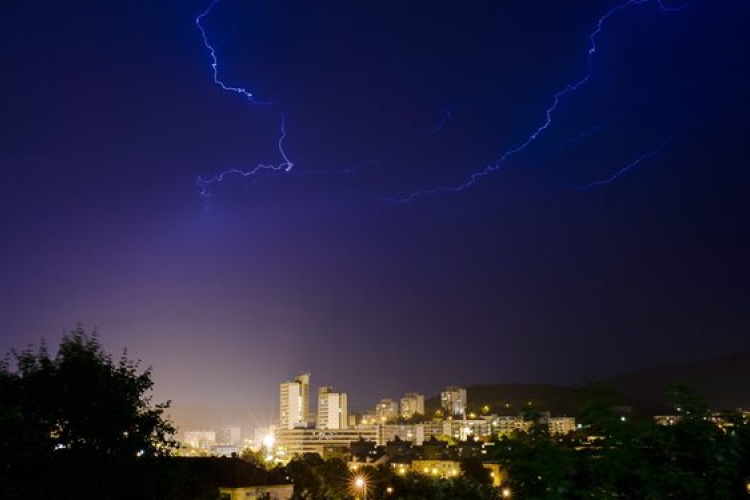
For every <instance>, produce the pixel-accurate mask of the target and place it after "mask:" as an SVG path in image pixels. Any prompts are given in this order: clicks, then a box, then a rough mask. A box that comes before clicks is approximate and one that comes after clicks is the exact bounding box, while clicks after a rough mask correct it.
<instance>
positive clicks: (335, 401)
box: [316, 387, 349, 429]
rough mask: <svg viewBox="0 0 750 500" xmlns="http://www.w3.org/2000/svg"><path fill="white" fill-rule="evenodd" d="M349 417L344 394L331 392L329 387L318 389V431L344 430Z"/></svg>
mask: <svg viewBox="0 0 750 500" xmlns="http://www.w3.org/2000/svg"><path fill="white" fill-rule="evenodd" d="M348 423H349V417H348V413H347V398H346V393H344V392H333V388H331V387H321V388H320V389H318V415H317V422H316V427H317V428H318V429H346V428H347V427H348Z"/></svg>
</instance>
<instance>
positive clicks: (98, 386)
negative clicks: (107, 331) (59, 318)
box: [0, 326, 176, 498]
mask: <svg viewBox="0 0 750 500" xmlns="http://www.w3.org/2000/svg"><path fill="white" fill-rule="evenodd" d="M152 387H153V381H152V379H151V370H150V369H145V370H140V367H139V363H138V361H133V360H131V359H129V358H128V357H127V353H123V355H122V356H121V357H120V359H119V360H117V361H114V360H113V359H112V357H111V356H110V355H108V354H106V353H105V352H104V350H103V348H102V345H101V343H100V342H99V339H98V337H97V335H96V333H93V334H91V335H89V334H87V333H86V332H85V331H84V330H83V328H82V327H80V326H79V327H77V328H76V329H75V330H73V331H72V332H69V333H67V334H66V335H65V336H64V337H63V339H62V340H61V342H60V346H59V349H58V352H57V354H56V356H55V357H51V356H50V354H49V352H48V350H47V347H46V345H45V344H44V343H43V342H42V343H41V344H40V346H39V347H38V348H36V349H34V348H32V347H29V348H28V349H26V350H24V351H21V352H18V351H11V353H10V354H9V355H8V356H7V357H6V359H5V360H3V362H2V363H0V483H1V485H0V497H2V498H14V497H26V498H29V497H35V496H39V495H41V494H42V493H47V492H49V493H51V494H53V495H54V496H55V497H57V498H60V497H62V498H66V497H68V498H74V497H78V498H84V496H82V495H84V493H81V491H85V488H87V487H91V486H92V485H95V484H97V481H101V482H103V481H107V482H109V483H110V484H109V486H112V487H116V486H117V484H118V481H119V482H126V481H128V480H129V479H132V478H134V477H136V476H138V477H140V476H141V475H142V473H143V472H145V471H146V468H145V462H146V461H147V460H148V459H155V458H157V457H161V456H165V455H168V454H169V453H170V451H171V450H172V449H173V448H174V447H175V446H176V443H175V441H173V440H172V438H171V436H172V435H173V434H174V432H175V428H174V427H173V425H172V424H171V423H170V422H169V421H168V420H167V419H166V418H165V417H164V411H165V409H166V408H168V406H169V403H168V402H167V403H162V404H153V403H152V401H151V397H150V395H149V392H150V391H151V389H152ZM150 470H151V471H153V470H155V469H154V468H153V467H152V468H151V469H150ZM42 471H43V472H42ZM152 479H153V478H152ZM134 484H135V483H134ZM130 489H131V490H132V488H130ZM32 493H34V494H32ZM40 497H41V496H40Z"/></svg>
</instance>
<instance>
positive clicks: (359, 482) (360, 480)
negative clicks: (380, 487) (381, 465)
mask: <svg viewBox="0 0 750 500" xmlns="http://www.w3.org/2000/svg"><path fill="white" fill-rule="evenodd" d="M354 488H355V490H356V491H357V492H360V491H361V492H362V499H363V500H367V481H365V478H364V476H357V477H355V478H354Z"/></svg>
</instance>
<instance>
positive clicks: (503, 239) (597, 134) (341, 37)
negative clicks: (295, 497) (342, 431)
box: [0, 0, 750, 411]
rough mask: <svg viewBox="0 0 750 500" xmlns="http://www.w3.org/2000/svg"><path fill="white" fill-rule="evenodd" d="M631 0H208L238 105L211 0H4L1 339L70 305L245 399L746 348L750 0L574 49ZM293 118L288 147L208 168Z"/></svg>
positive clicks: (8, 340)
mask: <svg viewBox="0 0 750 500" xmlns="http://www.w3.org/2000/svg"><path fill="white" fill-rule="evenodd" d="M624 5H625V4H624V3H623V2H616V1H604V0H597V1H593V0H590V1H589V0H580V1H578V0H577V1H575V2H560V1H553V0H547V1H541V0H540V1H515V2H510V1H504V0H503V1H499V0H496V1H490V0H486V1H471V2H447V1H429V2H427V1H421V2H417V1H414V2H406V1H403V0H399V1H395V0H394V1H391V0H387V1H380V2H359V1H357V2H353V1H351V0H349V1H338V0H337V1H316V2H303V1H279V0H262V1H256V0H221V1H220V2H218V3H216V4H215V5H214V6H213V9H212V10H211V11H210V12H209V13H208V14H207V15H206V16H205V17H204V18H203V26H204V28H205V30H206V33H207V36H208V39H209V41H210V43H211V44H213V46H214V47H215V49H216V55H217V57H218V62H219V64H218V72H219V76H220V78H221V79H222V81H224V83H226V84H227V85H230V86H234V87H242V88H245V89H248V90H249V91H251V92H252V93H253V94H254V97H255V99H256V100H257V101H259V102H262V103H270V104H253V103H251V102H249V100H248V99H246V98H245V97H244V96H242V95H240V94H239V93H237V92H231V91H224V90H222V89H221V88H220V86H219V85H217V84H216V83H215V82H214V79H213V73H212V69H211V58H210V54H209V52H208V51H207V49H206V47H204V45H203V40H202V38H201V33H200V31H199V29H198V26H196V24H195V18H196V16H197V15H198V14H200V13H201V12H203V11H205V10H206V8H207V7H208V6H209V2H198V1H193V0H189V1H183V0H180V1H177V0H162V1H156V2H155V1H151V0H149V1H145V0H132V1H108V2H101V1H92V0H82V1H79V2H52V1H35V0H23V1H21V0H16V1H13V2H5V3H4V6H3V15H2V18H3V22H2V28H0V46H1V47H2V49H1V50H0V57H1V58H2V59H1V61H0V63H1V67H2V73H0V113H2V118H3V120H2V123H3V125H2V134H0V165H1V166H2V174H3V176H2V183H3V190H2V192H3V195H2V196H0V208H1V209H0V217H1V220H2V222H1V223H0V229H1V230H2V244H1V245H0V252H1V255H2V259H0V277H1V278H2V283H3V284H2V288H0V331H2V332H3V334H2V336H1V337H0V351H2V352H7V351H8V350H9V349H11V348H14V347H15V348H20V347H24V346H25V345H27V344H28V343H30V342H31V343H38V342H39V340H40V339H41V338H46V339H47V341H48V342H49V343H50V344H52V345H55V344H56V342H57V341H58V339H59V338H60V336H61V334H62V332H63V330H65V329H71V328H73V327H75V325H76V323H77V322H79V321H80V322H82V323H83V324H84V325H85V326H86V327H87V328H93V327H98V328H99V330H100V333H101V338H102V340H103V342H104V344H105V346H106V347H107V349H108V350H111V351H112V352H114V353H119V352H120V351H121V350H122V348H124V347H127V348H128V350H129V352H130V355H131V356H132V357H136V358H141V359H142V360H143V362H144V364H145V365H153V367H154V370H155V380H156V384H157V386H156V390H157V396H158V397H159V398H161V399H166V398H170V399H173V400H174V401H175V403H180V404H210V405H243V406H245V407H247V408H250V409H252V410H253V411H256V410H258V409H269V408H271V409H272V408H273V406H274V404H275V402H276V400H277V394H276V393H277V390H278V383H279V382H281V381H283V380H285V379H289V378H291V377H293V376H295V375H296V374H298V373H300V372H301V371H306V370H310V371H311V372H312V380H311V382H312V385H313V387H317V386H318V385H324V384H326V385H327V384H331V385H334V386H335V387H336V388H338V389H342V390H344V391H347V392H348V393H349V398H350V402H351V403H350V404H352V405H354V406H355V407H366V406H370V405H373V404H374V403H375V402H376V401H377V399H379V398H381V397H400V396H401V395H402V394H403V393H404V392H406V391H412V390H417V391H423V392H426V393H427V394H428V395H429V394H434V393H436V392H437V391H438V390H439V389H440V387H442V386H445V385H449V384H454V383H458V384H470V383H492V382H498V383H499V382H520V381H523V382H549V383H577V382H581V381H584V380H588V379H591V378H594V377H600V376H607V375H613V374H617V373H620V372H623V371H626V370H630V369H634V368H639V367H645V366H648V365H653V364H657V363H663V362H678V361H685V360H693V359H699V358H703V357H707V356H711V355H718V354H723V353H728V352H732V351H736V350H740V349H746V348H748V347H750V338H749V336H748V333H750V291H748V283H749V282H750V264H748V256H749V255H750V224H749V223H748V217H749V216H750V196H748V192H749V189H748V188H750V170H749V169H748V167H749V166H750V162H748V148H747V145H748V130H749V129H748V125H747V118H748V114H749V113H750V53H749V52H750V30H748V29H747V23H748V20H750V2H747V1H746V0H693V2H692V3H689V4H688V5H687V6H685V7H684V8H682V9H674V10H672V9H668V8H667V7H670V8H671V7H679V6H680V2H676V1H672V0H664V2H663V4H661V5H660V4H659V3H658V2H657V1H656V0H642V1H640V2H630V4H629V5H627V6H625V7H624V8H622V9H620V10H617V11H616V12H614V13H613V15H612V16H610V17H608V18H606V19H605V20H604V22H603V24H602V29H601V31H600V32H599V34H598V35H597V36H596V37H595V39H594V41H595V44H596V51H595V52H594V53H593V54H592V55H591V58H590V59H589V57H588V53H589V50H590V48H591V47H592V45H591V43H592V41H591V39H590V38H589V35H590V34H592V33H593V32H594V31H595V30H596V28H597V23H598V22H599V20H600V19H601V18H602V16H603V15H604V14H605V13H606V12H608V11H609V10H610V9H613V8H616V7H618V6H624ZM589 60H590V62H591V66H590V67H589V66H588V65H587V64H588V61H589ZM589 70H590V71H591V74H590V78H589V79H587V80H586V81H585V82H583V83H582V84H581V85H580V86H578V87H577V88H576V90H574V91H570V92H567V93H566V94H565V95H564V96H563V97H562V99H561V100H560V102H559V103H558V106H557V108H556V109H555V110H554V112H553V113H552V114H551V117H552V120H551V122H550V123H549V126H548V127H546V128H545V130H542V131H541V132H540V133H539V135H538V136H537V138H536V140H533V141H531V142H530V143H529V144H528V146H527V147H523V148H522V149H521V150H519V151H518V152H516V153H514V154H510V155H508V156H507V158H506V159H505V160H503V161H500V162H498V163H495V162H497V160H498V159H499V158H501V157H502V156H503V154H504V153H507V152H509V151H512V150H515V149H516V148H518V147H519V146H522V145H524V144H525V142H526V141H527V140H528V139H529V138H530V136H531V135H532V134H533V133H534V132H535V131H536V130H538V128H539V127H540V126H542V125H543V124H544V123H545V120H546V117H545V112H546V110H547V108H548V107H550V106H551V105H552V104H553V99H554V96H555V93H556V92H558V91H562V90H564V89H565V88H566V86H567V85H571V84H575V83H576V82H581V81H582V79H583V78H585V77H586V75H587V74H588V71H589ZM282 119H283V120H284V125H285V130H286V136H285V137H284V141H283V142H282V146H283V152H284V153H285V154H287V155H288V158H289V160H290V161H291V162H293V164H294V165H293V168H292V169H291V170H290V171H289V172H285V171H283V168H281V169H275V168H266V169H260V170H258V171H257V172H256V174H254V175H250V176H246V177H245V176H240V175H236V174H228V175H226V176H224V177H223V181H221V182H211V179H213V178H214V176H217V175H220V174H221V173H222V172H223V171H226V170H229V169H242V170H245V171H249V170H252V169H254V168H255V167H256V166H257V165H259V164H263V165H268V166H272V167H279V166H281V167H283V165H281V164H282V162H283V161H284V159H283V158H282V156H281V152H280V151H279V149H278V141H279V139H280V136H281V135H280V134H281V130H280V126H281V123H282ZM639 158H642V161H640V162H637V160H638V159H639ZM488 165H492V166H493V167H492V171H491V172H490V173H488V175H484V176H480V177H476V182H475V183H473V184H472V185H470V186H467V187H466V188H465V189H462V190H459V189H453V188H456V187H458V186H461V185H463V184H464V183H467V181H471V180H472V177H471V175H472V173H476V172H482V171H483V170H484V169H485V168H486V167H487V166H488ZM628 166H632V168H629V169H628V168H627V167H628ZM495 167H497V168H495ZM199 176H201V178H203V179H204V180H206V181H207V183H206V184H203V191H204V192H203V193H201V186H199V185H198V184H197V183H196V179H198V177H199ZM608 181H611V182H608ZM425 191H427V192H425ZM412 194H416V196H414V197H410V196H411V195H412ZM406 200H409V201H406Z"/></svg>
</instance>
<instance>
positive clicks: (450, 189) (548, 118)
mask: <svg viewBox="0 0 750 500" xmlns="http://www.w3.org/2000/svg"><path fill="white" fill-rule="evenodd" d="M652 1H654V0H627V1H626V2H623V3H621V4H619V5H617V6H615V7H613V8H611V9H610V10H608V11H607V12H605V13H604V14H603V15H602V16H601V17H599V19H598V21H597V23H596V28H595V29H594V31H592V32H591V34H589V42H590V43H589V49H588V52H587V55H586V72H585V73H584V75H583V76H582V77H581V78H579V79H578V80H576V81H574V82H572V83H569V84H567V85H566V86H565V87H563V88H562V89H560V90H558V91H557V92H555V94H554V96H553V97H552V103H551V104H550V105H549V106H548V107H547V109H546V110H545V113H544V119H543V121H542V122H541V124H540V125H539V126H537V128H536V129H534V131H533V132H532V133H531V134H530V135H529V136H528V137H527V138H526V139H525V140H524V141H523V142H522V143H521V144H519V145H518V146H516V147H514V148H512V149H509V150H507V151H505V152H504V153H502V154H501V155H500V157H499V158H497V159H496V160H495V161H493V162H492V163H490V164H489V165H487V166H485V167H484V168H483V169H481V170H477V171H475V172H472V173H471V174H470V175H469V178H468V179H467V180H466V181H465V182H463V183H461V184H458V185H454V186H441V187H435V188H430V189H423V190H420V191H415V192H413V193H411V194H408V195H406V196H403V197H395V198H394V197H381V199H383V200H385V201H390V202H394V203H406V202H409V201H413V200H414V199H416V198H419V197H422V196H428V195H432V194H439V193H458V192H461V191H463V190H464V189H466V188H469V187H471V186H473V185H474V184H476V183H477V182H478V181H479V180H480V179H482V178H483V177H486V176H488V175H489V174H491V173H493V172H495V171H497V170H499V169H500V168H501V167H502V166H503V165H504V164H505V162H506V161H507V160H509V159H510V158H511V157H513V156H515V155H517V154H518V153H521V152H522V151H524V150H526V149H527V148H528V147H529V146H530V145H531V144H532V143H533V142H534V141H536V140H537V138H539V136H540V135H541V134H542V133H543V132H545V131H546V130H547V129H548V128H549V127H550V126H551V125H552V121H553V117H554V114H555V112H556V111H557V110H558V108H559V106H560V103H561V102H562V101H563V99H564V98H565V97H567V96H568V95H569V94H572V93H574V92H576V91H577V90H579V89H580V88H581V87H583V86H585V85H586V84H587V83H588V82H589V80H591V78H592V76H593V74H594V55H595V54H596V51H597V43H596V39H597V38H598V36H599V35H600V34H601V33H602V31H603V30H604V26H605V24H606V23H607V21H609V19H610V18H612V17H613V16H615V15H616V14H617V13H619V12H620V11H623V10H625V9H627V8H629V7H632V6H636V5H643V4H647V3H650V2H652ZM655 3H656V4H657V5H658V7H659V9H661V10H662V11H664V12H676V11H680V10H683V9H684V8H685V7H687V5H688V3H689V2H688V3H683V4H681V5H679V6H677V7H669V6H667V5H666V4H665V3H664V1H663V0H655ZM659 149H660V148H659ZM651 156H653V154H650V155H649V154H647V155H644V156H643V157H641V158H639V159H638V160H637V161H636V162H634V163H632V164H631V165H630V166H626V167H624V168H623V169H621V170H619V171H618V172H617V173H616V174H615V175H613V176H612V177H610V178H609V179H608V180H602V181H597V182H594V183H592V184H591V185H590V186H589V187H594V186H598V185H603V184H607V183H609V182H612V181H614V180H616V179H618V178H620V177H621V176H622V175H623V174H625V173H626V172H627V171H628V170H630V168H632V167H633V166H635V165H636V164H637V163H640V161H642V160H643V159H645V158H650V157H651Z"/></svg>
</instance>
